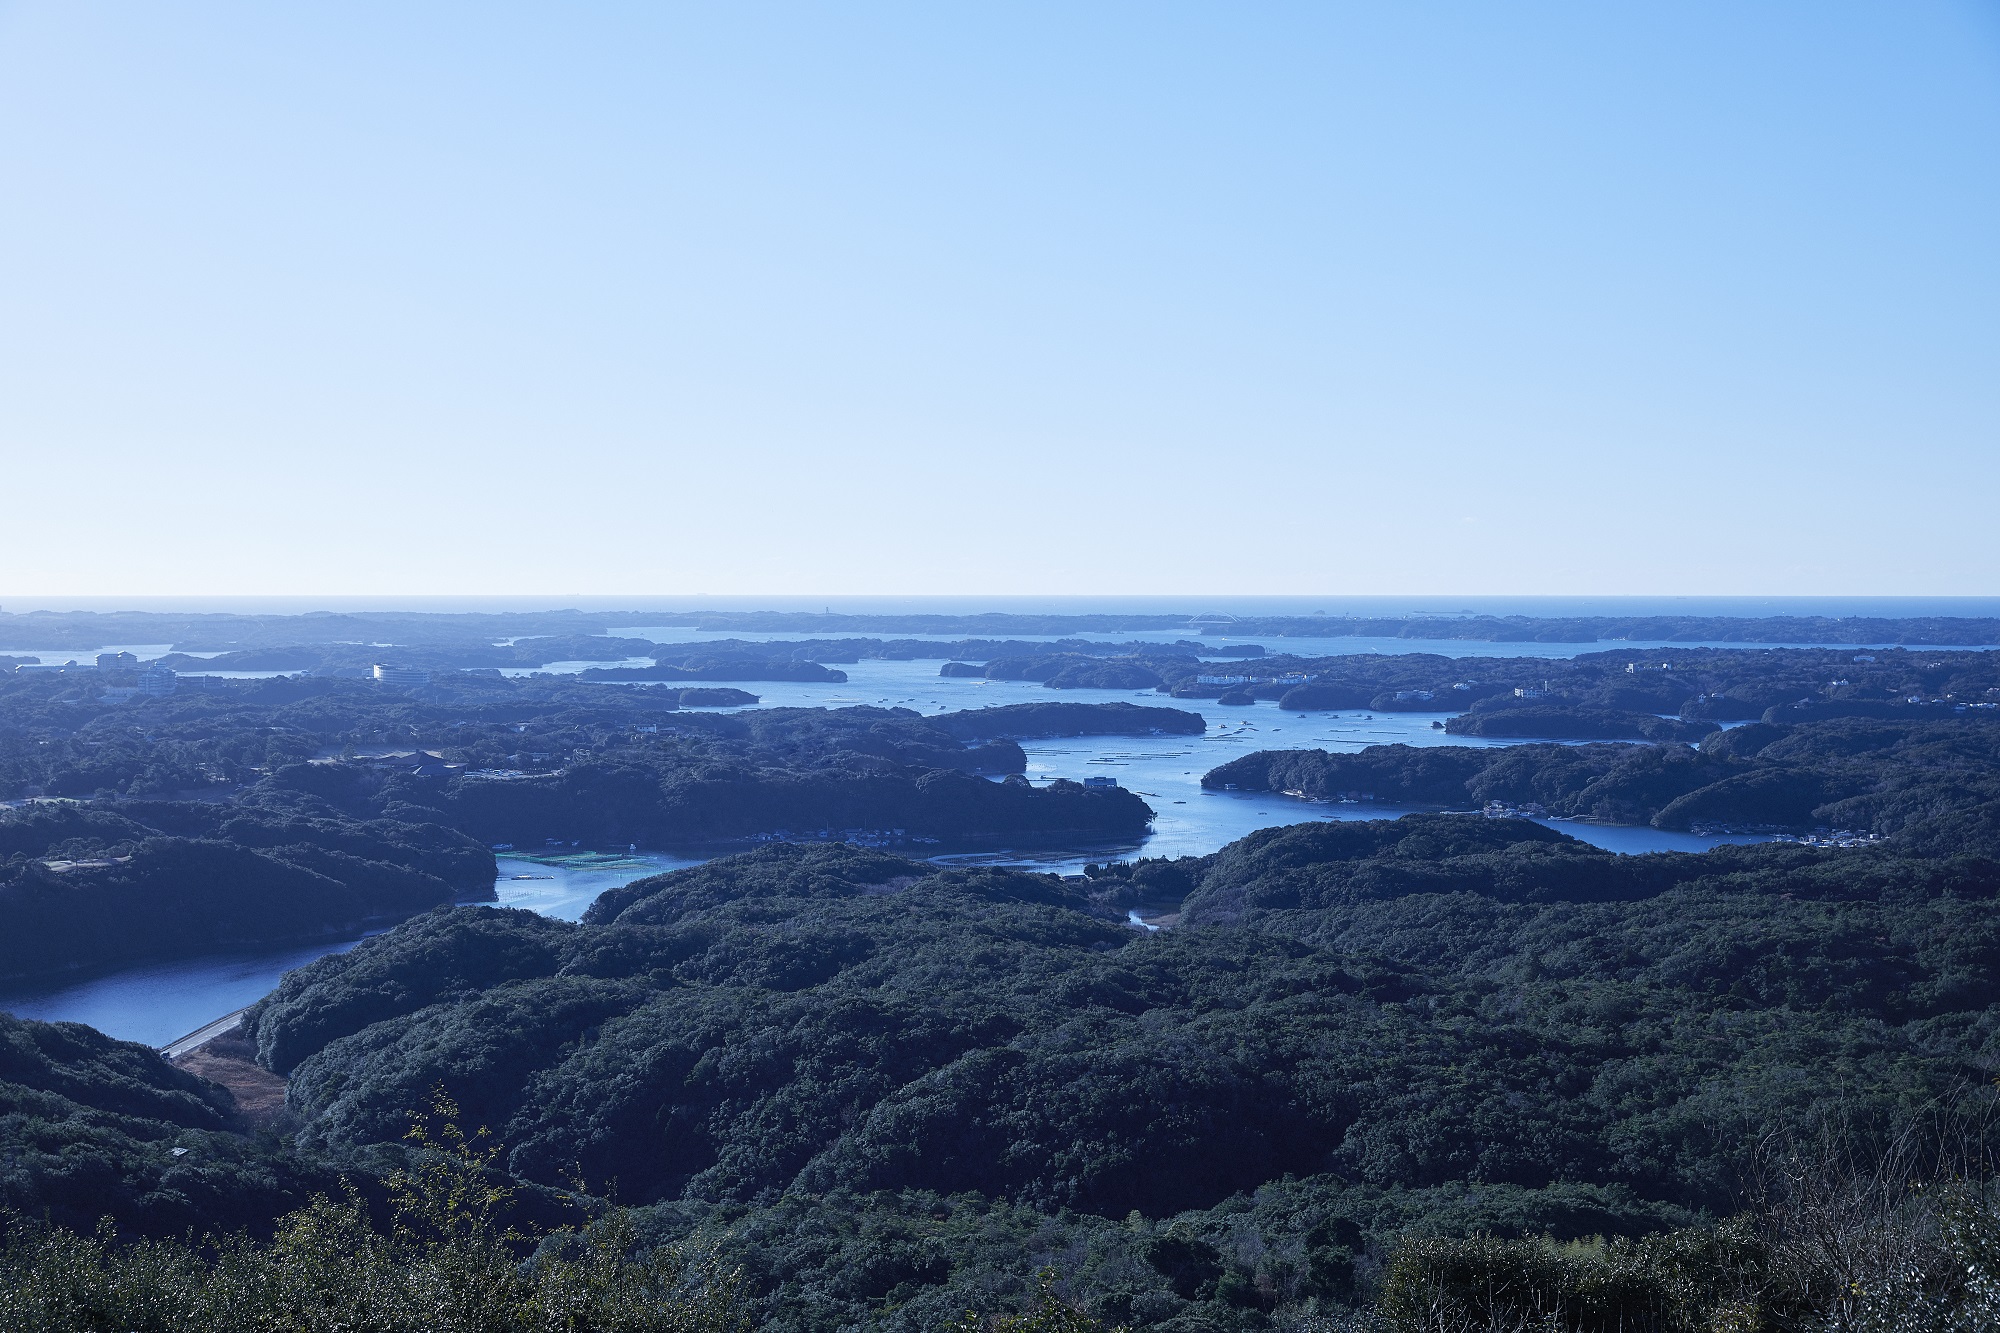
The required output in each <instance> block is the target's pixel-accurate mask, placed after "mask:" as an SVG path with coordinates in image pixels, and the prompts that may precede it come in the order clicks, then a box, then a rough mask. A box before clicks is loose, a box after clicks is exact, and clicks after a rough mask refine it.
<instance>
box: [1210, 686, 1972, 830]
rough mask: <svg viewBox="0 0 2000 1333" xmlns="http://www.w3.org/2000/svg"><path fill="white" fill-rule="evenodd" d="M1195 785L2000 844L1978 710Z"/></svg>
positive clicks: (1235, 765) (1462, 750)
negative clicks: (1691, 741) (1953, 716)
mask: <svg viewBox="0 0 2000 1333" xmlns="http://www.w3.org/2000/svg"><path fill="white" fill-rule="evenodd" d="M1202 784H1203V785H1204V786H1206V787H1210V788H1214V789H1223V788H1226V787H1230V786H1234V787H1236V788H1238V789H1239V790H1243V791H1280V792H1290V793H1293V794H1296V795H1300V796H1304V797H1308V798H1311V799H1315V800H1343V799H1345V800H1364V801H1365V800H1375V801H1384V802H1394V803H1402V804H1416V805H1437V806H1444V807H1448V808H1454V809H1460V810H1463V809H1468V808H1471V809H1477V808H1480V807H1482V806H1484V805H1485V804H1487V803H1488V802H1500V803H1502V804H1503V805H1506V806H1511V807H1516V808H1526V807H1530V806H1533V807H1539V808H1542V809H1545V810H1547V811H1548V812H1549V813H1551V814H1555V815H1561V816H1580V817H1585V818H1590V819H1596V820H1602V821H1605V822H1610V823H1623V824H1641V823H1650V824H1652V825H1654V826H1655V827H1658V828H1667V829H1689V828H1737V829H1751V830H1778V831H1790V832H1805V831H1810V830H1813V829H1843V830H1849V831H1855V832H1863V833H1872V834H1875V835H1878V836H1884V837H1886V836H1890V835H1896V836H1899V837H1900V838H1901V839H1902V840H1903V842H1904V845H1906V846H1908V847H1910V848H1911V849H1912V850H1916V851H1922V852H1926V853H1931V854H1939V855H1942V854H1946V853H1950V852H1966V851H1978V852H1979V853H1981V854H1984V855H1996V854H2000V818H1996V812H2000V718H1992V717H1987V716H1984V715H1981V716H1978V717H1976V718H1965V719H1958V720H1952V721H1944V720H1936V719H1924V720H1916V719H1910V720H1897V721H1883V720H1873V719H1862V718H1836V719H1833V720H1831V721H1825V722H1813V723H1803V724H1797V725H1786V724H1777V723H1752V724H1750V725H1747V726H1742V727H1736V728H1732V729H1730V730H1727V731H1715V732H1711V733H1710V734H1709V735H1708V736H1707V737H1706V738H1704V740H1703V741H1702V744H1701V745H1700V746H1699V747H1698V748H1688V747H1684V746H1658V745H1517V746H1508V747H1505V748H1486V749H1474V748H1470V747H1460V746H1437V747H1412V746H1407V745H1383V746H1371V747H1369V748H1368V749H1365V750H1362V751H1360V752H1358V753H1352V754H1336V753H1329V752H1326V751H1320V750H1264V751H1259V752H1257V753H1255V754H1249V755H1245V756H1244V757H1243V758H1241V759H1237V760H1233V761H1232V762H1230V763H1228V764H1225V765H1223V766H1222V767H1220V768H1217V769H1215V770H1214V771H1212V772H1210V773H1208V774H1206V775H1205V776H1204V777H1203V778H1202Z"/></svg>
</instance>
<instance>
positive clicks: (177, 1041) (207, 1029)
mask: <svg viewBox="0 0 2000 1333" xmlns="http://www.w3.org/2000/svg"><path fill="white" fill-rule="evenodd" d="M248 1012H249V1010H248V1009H247V1008H245V1009H238V1010H237V1011H236V1012H235V1013H233V1014H224V1015H223V1016H222V1017H220V1018H218V1019H216V1020H215V1021H214V1022H213V1023H204V1024H203V1025H202V1026H200V1027H198V1028H196V1029H195V1030H194V1031H192V1032H190V1033H188V1034H187V1035H186V1036H185V1037H176V1038H174V1040H172V1041H170V1042H168V1043H167V1044H166V1045H164V1046H162V1047H160V1054H161V1055H164V1056H166V1057H167V1059H169V1060H172V1059H174V1058H176V1057H177V1056H182V1055H186V1054H187V1053H188V1052H189V1051H191V1050H193V1049H195V1047H197V1046H205V1045H207V1044H208V1043H209V1042H211V1041H214V1040H215V1039H216V1038H217V1037H219V1036H221V1035H222V1034H223V1033H225V1032H233V1031H235V1030H236V1029H237V1028H239V1027H241V1026H242V1025H243V1015H244V1014H246V1013H248Z"/></svg>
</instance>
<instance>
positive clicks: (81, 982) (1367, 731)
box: [0, 628, 1759, 1045]
mask: <svg viewBox="0 0 2000 1333" xmlns="http://www.w3.org/2000/svg"><path fill="white" fill-rule="evenodd" d="M619 632H620V633H624V634H632V635H635V636H640V637H652V638H655V639H656V641H659V642H674V643H686V642H701V641H704V640H713V639H715V638H718V637H737V638H744V639H796V638H798V637H801V636H800V635H798V634H796V633H793V634H773V635H750V634H741V635H734V636H724V635H714V634H698V633H696V632H695V631H690V630H682V629H674V628H666V629H647V630H624V631H619ZM876 637H887V636H876ZM895 637H917V636H895ZM953 637H956V636H953ZM1089 637H1091V638H1094V639H1106V638H1115V637H1123V638H1126V639H1139V638H1142V637H1143V638H1146V639H1150V640H1156V641H1171V640H1173V639H1175V638H1181V637H1187V638H1192V637H1195V635H1194V634H1193V633H1191V632H1164V633H1149V634H1146V635H1143V636H1142V635H1136V634H1134V635H1124V636H1109V635H1091V636H1089ZM1202 639H1203V642H1206V643H1209V644H1211V645H1217V646H1220V645H1223V644H1226V643H1228V642H1231V640H1227V639H1224V638H1220V637H1217V636H1214V635H1205V636H1202ZM1255 641H1256V642H1260V643H1263V644H1264V645H1265V646H1266V647H1267V648H1269V649H1272V650H1273V651H1283V652H1297V653H1301V654H1307V655H1323V654H1335V653H1353V652H1369V651H1378V652H1436V653H1439V654H1440V655H1444V656H1452V657H1463V658H1477V657H1492V656H1543V657H1552V658H1553V657H1571V656H1575V655H1576V654H1577V653H1579V652H1589V651H1596V650H1599V649H1603V648H1610V647H1616V648H1630V649H1633V650H1635V651H1642V650H1643V649H1644V648H1645V647H1646V646H1648V645H1636V644H1615V645H1614V644H1487V643H1472V642H1464V641H1459V640H1446V641H1437V642H1420V641H1416V640H1409V639H1382V640H1362V639H1325V640H1305V639H1285V640H1273V639H1268V638H1260V639H1257V640H1255ZM1669 646H1678V647H1687V646H1689V645H1686V644H1680V645H1669ZM1736 646H1741V645H1736ZM67 656H75V657H77V658H78V659H79V660H88V658H87V657H86V656H85V655H84V654H82V653H72V654H68V655H67ZM938 667H939V661H938V660H936V659H932V660H929V661H914V662H890V661H881V660H868V661H862V662H858V663H853V664H843V665H842V666H841V670H843V671H845V672H846V673H847V674H848V680H847V682H846V683H845V684H806V683H794V682H747V683H744V684H743V685H742V686H741V688H744V689H747V690H749V691H750V692H751V693H753V694H756V695H758V696H759V697H760V702H759V704H758V705H756V706H758V707H764V708H771V707H806V708H845V707H851V706H854V705H857V704H870V705H874V706H877V707H902V708H910V709H914V710H916V711H918V712H920V713H923V714H926V715H931V714H936V713H942V712H950V711H955V710H958V709H965V708H982V707H986V706H989V705H994V704H1009V703H1033V702H1041V703H1046V702H1051V701H1073V702H1108V701H1112V700H1123V701H1126V702H1130V703H1135V704H1150V705H1155V706H1160V705H1164V706H1171V707H1175V708H1181V709H1186V710H1189V711H1193V712H1198V713H1200V714H1202V716H1203V717H1204V718H1206V719H1207V721H1208V732H1207V734H1205V735H1202V736H1161V737H1124V736H1077V737H1068V738H1063V739H1059V740H1044V741H1036V742H1031V743H1028V744H1026V745H1024V746H1023V749H1024V750H1025V751H1026V752H1027V756H1028V776H1029V778H1030V780H1032V781H1035V782H1046V781H1048V780H1050V779H1052V778H1058V777H1062V778H1073V779H1079V780H1080V779H1082V778H1085V777H1093V776H1110V777H1114V778H1116V779H1118V782H1119V784H1120V785H1121V786H1124V787H1127V788H1129V789H1131V790H1133V791H1135V792H1138V793H1139V794H1140V795H1142V796H1143V797H1144V798H1145V800H1146V802H1147V804H1148V805H1150V806H1152V807H1153V809H1154V811H1155V812H1156V814H1157V817H1156V819H1155V821H1154V824H1153V829H1152V832H1151V833H1150V834H1149V835H1148V836H1147V837H1146V838H1144V839H1143V840H1138V841H1133V842H1129V843H1123V844H1107V845H1097V846H1088V847H1060V848H1017V849H1005V848H1000V849H986V850H981V851H977V852H964V851H957V852H946V853H944V854H942V855H940V856H937V857H936V858H935V859H936V860H938V861H940V862H944V863H947V864H971V863H977V864H989V865H1013V866H1021V867H1024V868H1030V869H1037V870H1046V871H1054V872H1058V873H1065V874H1070V873H1075V872H1077V871H1078V870H1080V869H1081V868H1082V867H1083V866H1084V865H1086V864H1088V863H1090V862H1093V861H1106V860H1118V859H1126V858H1130V857H1133V856H1190V855H1201V854H1205V853H1208V852H1212V851H1215V850H1216V849H1217V848H1219V847H1222V846H1223V845H1225V844H1227V843H1229V842H1232V841H1234V840H1235V839H1237V838H1240V837H1242V836H1244V835H1245V834H1248V833H1251V832H1254V831H1255V830H1257V829H1260V828H1270V827H1273V826H1276V825H1282V824H1293V823H1303V822H1307V821H1314V820H1328V819H1383V818H1394V817H1396V816H1398V815H1401V814H1404V813H1407V811H1406V810H1404V809H1401V808H1397V807H1393V806H1385V805H1375V804H1365V803H1364V804H1351V805H1350V804H1342V805H1328V804H1321V803H1316V802H1309V801H1301V800H1297V799H1294V798H1290V797H1285V796H1278V795H1272V794H1269V793H1242V792H1205V791H1203V790H1202V789H1201V785H1200V782H1201V775H1202V774H1203V773H1206V772H1208V771H1209V770H1210V769H1213V768H1215V767H1216V766H1218V765H1220V764H1223V763H1226V762H1228V761H1229V760H1231V759H1234V758H1237V757H1239V756H1241V755H1245V754H1249V753H1251V752H1252V751H1255V750H1264V749H1326V750H1345V751H1354V750H1359V749H1362V748H1364V747H1365V746H1369V745H1386V744H1404V745H1474V746H1493V745H1506V744H1517V743H1518V742H1515V741H1511V740H1506V741H1502V740H1488V739H1484V738H1479V737H1461V736H1448V735H1446V734H1445V733H1444V732H1443V731H1441V730H1438V729H1436V728H1435V727H1433V726H1432V725H1431V724H1432V723H1433V722H1435V721H1442V720H1443V719H1444V718H1445V717H1446V716H1448V715H1447V714H1443V713H1435V714H1433V713H1374V714H1370V713H1366V712H1358V711H1357V712H1346V713H1313V714H1299V713H1287V712H1284V711H1283V710H1281V709H1279V708H1278V707H1277V705H1276V704H1274V703H1260V704H1255V705H1251V706H1247V707H1229V708H1225V707H1223V706H1221V705H1220V704H1217V703H1215V702H1214V701H1213V700H1201V699H1175V700H1170V699H1167V698H1166V697H1164V696H1162V695H1158V694H1154V693H1152V692H1151V691H1129V690H1062V691H1056V690H1050V689H1047V688H1045V687H1044V686H1041V685H1037V684H1034V683H1032V682H1027V681H989V680H982V679H968V678H960V677H944V676H939V675H938V674H937V672H938ZM607 688H618V687H607ZM724 711H741V710H724ZM1548 822H1549V825H1550V827H1552V828H1558V829H1561V830H1562V831H1563V832H1565V833H1568V834H1570V835H1571V836H1573V837H1576V838H1580V839H1582V840H1584V841H1586V842H1591V843H1594V844H1596V845H1598V846H1601V847H1605V848H1608V849H1609V850H1612V851H1615V852H1622V853H1640V852H1652V851H1700V850H1702V849H1704V848H1707V847H1711V846H1714V845H1716V844H1717V843H1721V842H1754V841H1759V839H1756V838H1751V837H1697V836H1695V835H1692V834H1685V833H1667V832H1662V831H1660V830H1657V829H1650V828H1626V827H1615V826H1606V825H1593V824H1583V823H1574V822H1565V821H1548ZM699 863H700V858H698V857H691V856H674V855H670V854H666V853H660V852H644V853H638V854H633V855H613V856H603V857H595V858H592V857H583V856H577V857H561V858H547V859H542V858H537V859H524V858H520V857H511V856H503V857H502V858H500V874H499V879H498V881H497V883H496V885H495V888H496V892H497V894H498V899H499V902H500V904H501V905H503V906H510V907H522V908H527V909H529V910H531V911H537V912H542V913H544V914H546V915H549V916H554V917H560V918H562V919H564V920H571V921H573V920H576V919H577V918H578V917H579V916H581V915H582V913H583V911H584V910H585V909H586V908H587V907H588V906H589V905H590V903H591V902H592V901H593V900H594V899H595V898H596V897H597V895H598V894H600V893H602V892H604V890H606V889H608V888H612V887H615V886H617V885H620V884H627V883H630V882H631V881H632V880H634V879H639V878H642V877H644V876H646V875H653V874H659V873H662V872H664V871H667V870H673V869H678V868H680V867H684V866H690V865H696V864H699ZM359 938H361V937H356V938H351V939H346V940H340V941H335V942H332V943H326V942H321V943H315V944H310V945H290V946H286V947H284V948H279V949H271V950H266V951H259V952H250V953H232V954H218V955H213V956H209V957H204V958H195V959H183V960H180V961H176V962H163V963H152V964H145V965H142V966H138V967H132V968H124V969H120V970H118V971H116V972H114V973H110V974H107V975H104V976H100V977H95V978H88V979H77V980H69V981H65V982H63V983H61V984H59V985H43V986H39V987H23V988H16V989H13V990H10V991H6V992H0V1009H6V1010H9V1011H11V1012H13V1013H15V1014H18V1015H20V1016H22V1017H26V1018H40V1019H46V1020H50V1021H59V1020H67V1021H74V1022H82V1023H88V1024H90V1025H91V1026H92V1027H95V1028H98V1029H99V1030H101V1031H104V1032H106V1033H109V1034H110V1035H112V1036H114V1037H122V1038H125V1039H127V1040H131V1041H143V1042H147V1043H149V1044H151V1045H163V1044H165V1043H166V1042H168V1041H171V1040H173V1039H174V1038H176V1037H179V1036H181V1035H183V1034H185V1033H187V1032H191V1031H193V1030H194V1029H196V1028H198V1027H200V1026H201V1025H203V1024H204V1023H207V1022H209V1021H210V1020H212V1019H214V1018H216V1017H218V1016H220V1015H222V1014H226V1013H229V1012H231V1011H233V1010H235V1009H240V1008H242V1007H243V1006H244V1005H247V1004H250V1003H252V1002H254V1001H255V1000H257V999H258V998H260V997H261V996H263V995H265V994H267V993H268V992H269V991H270V990H271V989H272V987H274V986H275V985H276V984H277V982H278V980H279V978H281V977H282V976H283V975H284V974H285V973H286V972H288V971H290V970H292V969H293V968H296V967H300V966H303V965H304V964H306V963H308V962H310V961H312V960H313V959H315V958H318V957H322V956H324V955H325V954H327V953H335V952H341V951H344V950H346V949H350V948H353V947H354V945H355V944H356V943H358V942H359Z"/></svg>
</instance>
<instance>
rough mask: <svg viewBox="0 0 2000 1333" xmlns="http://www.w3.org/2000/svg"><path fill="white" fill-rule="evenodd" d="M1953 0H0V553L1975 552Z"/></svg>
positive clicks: (1990, 414)
mask: <svg viewBox="0 0 2000 1333" xmlns="http://www.w3.org/2000/svg"><path fill="white" fill-rule="evenodd" d="M1996 483H2000V6H1996V5H1994V4H1992V3H1984V4H1975V3H1926V2H1925V0H1898V2H1897V3H1894V4H1884V3H1879V2H1878V0H1870V2H1869V3H1830V2H1829V0H1811V2H1810V3H1796V4H1781V3H1769V4H1754V3H1753V4H1744V3H1741V2H1740V0H1731V2H1730V3H1674V4H1613V5H1605V4H1594V3H1575V4H1567V5H1549V4H1537V3H1514V2H1508V3H1500V2H1499V0H1495V2H1494V3H1490V4H1481V5H1456V4H1445V3H1440V4H1422V5H1400V4H1382V3H1368V4H1334V3H1302V4H1289V3H1260V4H1254V5H1231V4H1216V3H1203V4H1174V3H1162V2H1160V0H1146V3H1132V4H1116V3H1090V4H1077V3H1074V2H1073V0H1065V2H1064V3H1051V4H1037V3H1007V4H982V5H975V4H957V3H953V4H936V3H929V4H907V5H889V4H873V3H859V2H856V3H832V4H829V3H816V4H797V5H791V4H763V3H742V2H738V0H730V2H729V3H721V2H720V0H718V2H717V3H712V4H707V5H702V6H680V5H668V4H659V3H644V4H637V3H635V4H616V3H595V4H587V5H554V4H541V5H533V6H517V5H508V4H499V3H493V2H492V0H481V3H477V4H463V5H451V4H424V3H411V2H410V0H398V3H394V4H387V3H384V4H371V3H357V2H353V0H345V2H343V3H339V4H330V3H326V4H303V3H301V4H275V5H274V4H269V3H256V4H250V3H243V4H227V3H183V4H160V3H157V2H156V0H147V2H146V3H132V4H99V3H89V2H88V0H62V2H61V3H30V4H17V3H7V4H0V603H4V600H5V598H6V596H7V595H9V594H168V593H175V594H188V593H265V594H274V593H301V594H313V593H319V594H327V593H371V594H390V593H400V594H410V593H536V594H538V593H550V594H562V593H577V594H583V593H599V594H621V593H693V592H710V593H779V592H783V593H827V594H838V593H1039V594H1061V593H1121V592H1132V593H1137V592H1150V593H1204V592H1208V593H1226V592H1240V593H1311V594H1321V593H1328V594H1331V593H1466V594H1472V593H1493V594H1498V593H1591V594H1609V593H1709V594H1719V593H1794V594H1815V593H1818V594H1861V593H1867V594H1893V593H1911V594H1993V593H2000V562H1996V555H2000V535H1996V534H2000V522H1996V516H1995V507H1996V496H2000V486H1996Z"/></svg>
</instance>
